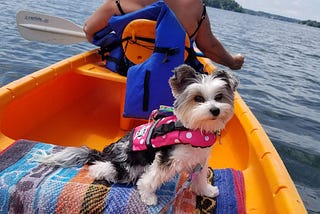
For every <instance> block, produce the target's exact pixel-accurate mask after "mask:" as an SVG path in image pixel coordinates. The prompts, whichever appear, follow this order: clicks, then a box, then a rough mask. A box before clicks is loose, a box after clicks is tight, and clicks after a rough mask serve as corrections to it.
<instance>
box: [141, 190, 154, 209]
mask: <svg viewBox="0 0 320 214" xmlns="http://www.w3.org/2000/svg"><path fill="white" fill-rule="evenodd" d="M140 196H141V200H142V202H143V203H145V204H146V205H149V206H152V205H157V203H158V197H157V196H156V194H154V193H151V194H140Z"/></svg>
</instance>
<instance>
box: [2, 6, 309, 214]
mask: <svg viewBox="0 0 320 214" xmlns="http://www.w3.org/2000/svg"><path fill="white" fill-rule="evenodd" d="M39 20H46V21H41V22H39ZM31 21H32V23H29V22H31ZM17 22H18V28H19V31H20V33H21V34H22V36H23V37H24V38H26V39H29V40H37V41H41V42H50V41H51V42H52V41H53V43H58V44H70V43H74V42H82V41H85V36H84V33H83V32H82V29H81V27H79V26H76V25H75V24H73V23H71V22H69V21H67V20H64V19H62V18H57V17H52V16H48V15H42V14H37V13H30V12H25V11H23V12H20V13H18V15H17ZM48 25H49V26H48ZM50 25H54V26H50ZM136 47H137V46H136ZM133 48H135V46H133ZM141 51H143V49H138V48H137V49H135V50H132V53H135V54H137V53H138V55H139V54H140V52H141ZM141 54H142V55H143V54H144V53H141ZM198 60H199V61H200V62H201V63H202V64H203V66H204V71H205V72H208V73H210V72H214V70H215V69H216V67H215V66H214V65H213V64H212V62H211V60H209V59H207V58H205V57H203V56H201V55H199V56H198ZM105 64H106V62H105V61H103V60H102V58H101V55H100V53H99V49H94V50H91V51H87V52H84V53H81V54H78V55H75V56H72V57H70V58H67V59H64V60H62V61H60V62H57V63H55V64H53V65H50V66H48V67H47V68H44V69H41V70H39V71H36V72H34V73H32V74H29V75H27V76H25V77H23V78H21V79H18V80H16V81H13V82H11V83H9V84H8V85H5V86H3V87H1V88H0V162H1V163H2V164H1V165H0V196H1V197H0V211H1V212H2V211H5V212H6V211H8V212H9V211H10V212H16V213H30V212H35V210H36V212H44V213H52V212H57V213H61V212H62V213H63V212H68V213H70V212H72V213H78V212H80V211H81V212H94V211H95V212H94V213H99V212H102V211H104V212H107V211H106V210H108V209H109V213H111V212H112V211H111V210H110V207H111V205H110V204H118V206H119V207H120V208H119V207H113V209H114V211H119V209H122V208H123V207H124V206H126V207H127V206H129V205H130V204H131V205H132V204H134V203H133V202H135V203H138V204H134V206H135V207H138V208H139V210H136V211H135V212H133V213H137V212H142V211H143V209H142V208H141V207H144V209H145V210H149V211H150V213H155V212H156V213H158V212H159V210H161V209H160V208H159V209H158V208H157V209H156V208H147V207H145V206H143V205H142V204H139V203H140V202H139V199H137V198H135V199H134V200H133V199H132V200H128V198H132V197H133V196H132V195H135V194H134V187H132V189H130V188H129V189H130V193H128V194H129V195H126V193H125V192H128V186H124V187H121V188H120V190H119V186H117V185H114V186H107V187H106V186H103V187H101V182H100V183H99V182H98V183H96V182H95V181H92V179H90V178H89V176H88V170H87V168H86V167H85V166H84V167H83V168H73V169H70V170H69V171H68V170H67V169H56V168H50V169H49V168H47V167H44V166H43V165H39V164H38V165H37V164H35V163H34V162H32V158H33V155H34V153H32V152H34V151H40V150H41V151H46V150H48V151H49V150H50V149H52V148H58V149H63V148H65V147H69V146H74V147H80V146H83V145H86V146H88V147H90V148H92V149H97V150H102V149H103V148H104V147H105V146H106V145H109V144H111V143H113V142H116V141H117V140H118V139H119V138H121V137H122V136H124V135H125V134H126V133H127V132H128V131H130V130H132V129H133V128H134V127H136V126H137V125H140V124H142V123H145V122H146V120H144V119H136V118H129V117H124V116H123V111H124V106H125V96H126V83H127V81H126V77H124V76H121V75H120V74H118V73H115V72H113V71H111V70H109V69H107V68H106V67H105ZM208 163H209V166H210V168H211V169H212V176H211V177H214V178H212V182H213V183H214V184H215V185H217V186H219V190H220V195H219V196H218V197H217V198H216V199H215V201H214V202H212V203H211V202H210V203H211V205H213V206H212V207H214V208H212V210H215V212H216V213H307V212H306V209H305V207H304V204H303V202H302V200H301V197H300V195H299V193H298V192H297V189H296V187H295V185H294V183H293V181H292V179H291V177H290V175H289V173H288V171H287V169H286V167H285V165H284V164H283V162H282V160H281V158H280V156H279V154H278V153H277V151H276V149H275V148H274V146H273V144H272V142H271V141H270V139H269V138H268V136H267V134H266V133H265V131H264V129H263V127H262V126H261V124H260V123H259V121H258V120H257V119H256V118H255V116H254V115H253V113H252V112H251V110H250V109H249V108H248V106H247V105H246V103H245V102H244V101H243V99H242V98H241V96H240V95H239V93H238V92H235V101H234V115H233V118H232V119H231V120H230V121H229V122H228V124H227V126H226V127H225V129H223V130H222V131H221V135H220V136H219V137H218V139H217V143H215V145H214V146H213V148H212V150H211V155H210V158H209V161H208ZM12 174H14V175H15V176H13V175H12ZM33 175H34V176H33ZM209 177H210V176H209ZM226 178H228V179H226ZM229 178H230V179H229ZM176 179H178V181H177V182H174V184H173V186H174V187H172V186H170V185H169V186H170V187H164V190H163V191H161V190H159V191H158V192H157V194H160V195H161V194H164V195H165V194H167V192H168V191H169V190H170V189H171V190H172V189H174V191H173V194H172V195H173V196H172V195H171V196H170V197H171V198H169V199H168V197H167V195H166V196H165V199H166V200H164V199H163V200H159V201H160V202H163V201H165V202H163V203H164V206H166V205H167V204H169V205H170V204H171V202H170V201H175V202H174V206H173V207H174V208H171V211H172V212H174V213H188V212H192V213H194V212H195V209H197V210H198V212H204V211H203V210H202V208H203V207H204V204H205V203H207V204H208V201H207V202H204V203H203V204H202V205H201V206H200V207H199V206H198V204H199V203H200V202H199V201H202V200H203V198H202V199H200V200H199V198H198V197H197V196H194V195H191V193H190V194H189V193H188V190H185V191H184V193H182V195H183V196H179V197H176V196H174V195H178V193H179V194H180V193H181V191H180V190H181V189H180V188H179V185H180V186H181V182H180V180H179V179H182V180H183V179H184V178H183V176H182V177H178V178H176ZM30 182H31V183H33V184H36V185H30ZM50 182H51V183H50ZM57 182H58V183H59V184H60V185H59V188H58V187H56V188H54V190H53V188H50V187H51V186H52V185H56V184H57ZM25 184H28V185H27V186H25ZM88 186H90V187H91V190H92V189H94V191H93V192H90V191H89V190H88V189H90V188H88ZM164 186H165V185H164ZM21 187H24V188H21ZM161 188H162V187H161ZM80 189H81V191H80ZM162 189H163V188H162ZM58 190H59V192H57V191H58ZM98 190H99V191H100V192H99V191H98ZM176 190H177V191H176ZM97 191H98V192H99V194H98V195H99V197H95V194H97ZM175 191H176V192H175ZM116 192H120V194H118V195H115V194H116ZM101 195H103V196H104V197H103V198H104V200H105V201H102V202H101V200H100V202H99V204H101V209H100V208H99V209H100V210H95V209H94V208H97V209H98V207H99V206H98V205H97V203H98V199H101V198H102V196H101ZM18 196H19V197H18ZM121 196H122V198H121V200H119V199H118V197H121ZM112 198H113V200H112ZM115 198H117V199H118V200H117V199H115ZM190 198H193V199H194V200H191V199H190ZM23 199H24V200H23ZM115 200H116V201H117V203H113V202H114V201H115ZM48 201H49V202H50V203H49V204H50V206H49V205H45V204H46V203H47V202H48ZM52 201H54V202H52ZM194 201H197V202H194ZM203 201H205V200H203ZM209 201H210V200H209ZM120 202H121V203H125V204H121V206H120V205H119V203H120ZM160 202H159V203H160ZM198 202H199V203H198ZM233 202H235V203H233ZM190 203H191V204H192V206H193V207H192V208H190V209H189V208H188V206H187V205H188V204H189V205H190ZM79 204H80V205H81V204H82V205H81V206H80V205H79ZM38 205H39V206H38ZM161 206H162V205H161ZM75 207H76V208H75ZM88 207H89V208H90V209H89V210H87V209H88ZM162 207H163V206H162ZM107 208H108V209H107ZM230 208H232V209H230ZM128 209H129V208H127V210H128ZM130 209H131V211H133V208H132V207H131V208H130ZM188 209H189V211H188ZM41 210H42V211H41ZM145 210H144V211H145ZM190 210H192V211H190ZM199 210H200V211H199ZM201 210H202V211H201ZM227 210H228V211H227ZM206 211H208V209H207V210H206ZM208 212H209V213H212V212H211V211H210V210H209V211H208Z"/></svg>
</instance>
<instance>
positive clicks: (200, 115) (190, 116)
mask: <svg viewBox="0 0 320 214" xmlns="http://www.w3.org/2000/svg"><path fill="white" fill-rule="evenodd" d="M169 84H170V86H171V89H172V93H173V96H174V97H175V99H176V100H175V102H174V112H175V115H176V116H177V118H178V119H179V120H180V121H181V122H182V124H183V125H184V126H185V127H186V128H189V129H200V130H202V131H205V132H214V131H217V130H218V129H223V128H224V127H225V125H226V123H227V122H228V121H229V120H230V119H231V117H232V115H233V101H234V91H235V90H236V88H237V86H238V84H239V81H238V79H237V78H236V77H235V76H233V75H232V74H231V73H230V72H227V71H216V72H214V73H213V74H211V75H206V74H199V73H196V71H195V70H194V69H193V68H192V67H190V66H188V65H181V66H179V67H177V68H175V69H174V76H173V77H171V78H170V80H169Z"/></svg>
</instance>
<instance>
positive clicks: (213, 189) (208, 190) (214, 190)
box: [192, 184, 219, 198]
mask: <svg viewBox="0 0 320 214" xmlns="http://www.w3.org/2000/svg"><path fill="white" fill-rule="evenodd" d="M192 191H193V192H194V193H196V194H197V195H203V196H207V197H210V198H213V197H217V196H218V195H219V189H218V187H217V186H212V185H210V184H205V185H201V186H192Z"/></svg>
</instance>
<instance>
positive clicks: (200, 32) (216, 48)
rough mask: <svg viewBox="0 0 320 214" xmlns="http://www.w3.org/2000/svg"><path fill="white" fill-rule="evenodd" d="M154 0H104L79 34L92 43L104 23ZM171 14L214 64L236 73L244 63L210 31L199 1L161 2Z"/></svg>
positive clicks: (238, 55)
mask: <svg viewBox="0 0 320 214" xmlns="http://www.w3.org/2000/svg"><path fill="white" fill-rule="evenodd" d="M156 1H157V0H121V1H120V0H105V2H104V3H103V4H102V5H101V6H100V7H99V8H98V9H97V10H96V11H95V12H94V13H93V14H92V15H91V16H90V17H89V18H88V19H87V20H86V21H85V23H84V26H83V31H84V32H85V34H86V37H87V40H88V41H89V42H92V38H93V35H94V34H95V33H96V32H98V31H99V30H101V29H103V28H104V27H105V26H107V24H108V20H109V19H110V18H111V16H113V15H122V14H125V13H130V12H133V11H136V10H139V9H142V8H144V7H145V6H147V5H149V4H152V3H154V2H156ZM164 2H165V3H166V4H167V5H168V6H169V8H170V9H171V10H172V11H173V12H174V13H175V15H176V17H177V19H178V20H179V22H180V23H181V25H182V26H183V27H184V29H185V31H186V32H187V34H188V35H189V36H190V37H191V38H192V39H194V40H195V43H196V46H197V47H198V48H199V50H200V51H201V52H202V53H203V54H204V56H206V57H208V58H210V59H211V60H213V61H214V62H216V63H218V64H221V65H224V66H227V67H229V68H230V69H233V70H238V69H240V68H241V67H242V65H243V63H244V57H243V56H242V55H241V54H230V53H229V52H228V51H227V50H226V49H225V48H224V46H223V45H222V43H221V42H220V41H219V40H218V39H217V38H216V37H215V35H214V34H213V33H212V31H211V26H210V21H209V17H208V15H207V14H206V13H205V7H204V5H203V3H202V0H164Z"/></svg>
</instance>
